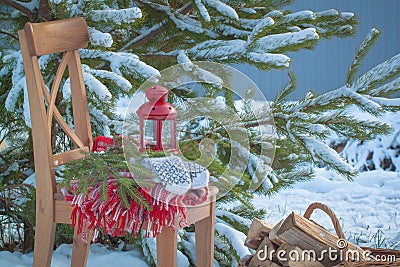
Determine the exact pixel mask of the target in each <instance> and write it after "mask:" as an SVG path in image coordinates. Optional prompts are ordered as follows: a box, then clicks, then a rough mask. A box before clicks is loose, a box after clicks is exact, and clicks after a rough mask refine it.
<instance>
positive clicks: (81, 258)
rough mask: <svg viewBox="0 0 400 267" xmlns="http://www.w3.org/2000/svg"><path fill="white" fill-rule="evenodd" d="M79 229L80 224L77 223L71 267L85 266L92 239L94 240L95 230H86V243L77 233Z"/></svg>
mask: <svg viewBox="0 0 400 267" xmlns="http://www.w3.org/2000/svg"><path fill="white" fill-rule="evenodd" d="M77 230H78V226H77V225H76V226H75V230H74V240H73V245H72V258H71V267H85V266H86V263H87V260H88V254H89V248H90V241H91V240H92V235H93V231H89V230H86V231H87V233H88V236H87V243H85V242H84V241H83V240H82V238H81V237H80V236H79V235H78V234H77Z"/></svg>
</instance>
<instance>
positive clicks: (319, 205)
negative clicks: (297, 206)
mask: <svg viewBox="0 0 400 267" xmlns="http://www.w3.org/2000/svg"><path fill="white" fill-rule="evenodd" d="M315 209H320V210H322V211H323V212H325V213H326V214H328V216H329V217H330V218H331V221H332V224H333V227H334V228H335V231H336V234H337V235H338V237H339V238H340V239H343V240H346V237H345V235H344V233H343V230H342V227H341V226H340V222H339V220H338V218H337V217H336V214H335V213H334V212H333V210H331V209H330V208H329V207H328V206H327V205H325V204H322V203H320V202H314V203H312V204H310V206H308V208H307V210H306V211H305V212H304V216H303V217H304V218H306V219H310V217H311V214H312V213H313V211H314V210H315ZM346 241H347V240H346ZM343 252H344V254H345V255H347V253H346V252H347V247H345V248H343ZM346 258H347V257H344V259H343V264H344V266H345V267H349V266H352V264H351V263H350V262H349V261H348V259H346Z"/></svg>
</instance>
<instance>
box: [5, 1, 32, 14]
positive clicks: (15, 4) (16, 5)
mask: <svg viewBox="0 0 400 267" xmlns="http://www.w3.org/2000/svg"><path fill="white" fill-rule="evenodd" d="M31 2H33V1H31ZM31 2H30V3H31ZM0 3H3V4H5V5H7V6H10V7H13V8H15V9H17V10H19V11H20V12H21V13H23V14H25V15H26V16H28V17H29V18H32V17H33V13H32V11H31V10H30V9H29V8H27V7H26V4H27V3H25V2H19V1H15V0H0Z"/></svg>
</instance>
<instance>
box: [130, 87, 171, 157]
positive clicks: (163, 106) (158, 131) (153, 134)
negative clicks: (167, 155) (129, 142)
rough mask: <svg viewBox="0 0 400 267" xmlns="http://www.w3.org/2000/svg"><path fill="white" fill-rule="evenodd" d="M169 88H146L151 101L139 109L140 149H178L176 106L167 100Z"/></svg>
mask: <svg viewBox="0 0 400 267" xmlns="http://www.w3.org/2000/svg"><path fill="white" fill-rule="evenodd" d="M168 93H169V92H168V90H167V89H165V88H164V87H162V86H159V85H155V86H152V87H150V88H149V89H147V90H146V97H147V99H148V100H149V102H146V103H144V104H143V105H142V106H141V107H140V108H139V109H138V110H137V112H136V113H137V115H138V116H139V120H140V151H141V152H144V151H146V150H147V149H151V150H152V151H163V150H170V151H173V152H174V151H176V114H177V113H178V112H177V110H176V108H175V107H174V106H173V105H171V104H170V103H168V102H166V99H167V96H168Z"/></svg>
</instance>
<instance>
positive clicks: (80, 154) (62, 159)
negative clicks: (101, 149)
mask: <svg viewBox="0 0 400 267" xmlns="http://www.w3.org/2000/svg"><path fill="white" fill-rule="evenodd" d="M85 152H89V148H88V147H87V146H86V147H82V148H78V149H74V150H70V151H66V152H63V153H59V154H55V155H53V164H54V167H56V166H60V165H64V164H67V163H70V162H71V161H73V160H77V159H81V158H84V157H85Z"/></svg>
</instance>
